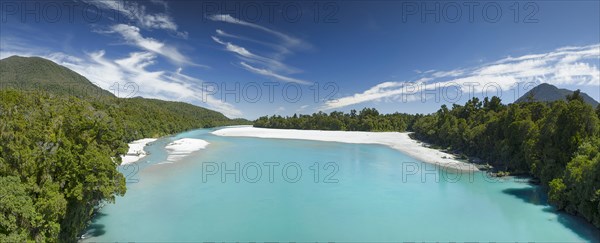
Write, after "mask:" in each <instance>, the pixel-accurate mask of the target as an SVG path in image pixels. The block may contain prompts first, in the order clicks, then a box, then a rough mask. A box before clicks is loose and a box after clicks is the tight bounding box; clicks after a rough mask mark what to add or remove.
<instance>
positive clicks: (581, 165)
mask: <svg viewBox="0 0 600 243" xmlns="http://www.w3.org/2000/svg"><path fill="white" fill-rule="evenodd" d="M566 98H567V99H566V101H563V100H558V101H554V102H523V103H516V104H509V105H504V104H502V102H501V100H500V98H498V97H492V98H491V99H488V98H485V99H484V100H483V101H481V100H479V99H478V98H473V99H471V100H469V101H468V102H467V103H466V104H465V105H457V104H454V105H453V106H452V108H448V107H447V106H446V105H443V106H442V107H441V108H440V109H439V110H438V111H437V112H435V113H433V114H429V115H420V114H417V115H410V114H399V113H395V114H389V115H383V114H379V112H377V110H375V109H371V108H365V109H363V110H362V111H360V112H358V113H357V112H356V111H355V110H352V111H351V112H350V113H349V114H348V113H342V112H331V113H330V114H326V113H322V112H319V113H315V114H312V115H299V116H298V115H294V116H291V117H281V116H270V117H261V118H259V119H257V120H256V121H255V122H254V126H256V127H267V128H288V129H318V130H348V131H397V132H405V131H410V132H413V133H412V134H411V136H412V137H413V138H416V139H419V140H422V141H425V142H428V143H430V144H432V145H435V146H436V147H439V148H443V149H447V150H449V151H453V152H455V153H459V154H464V155H467V156H470V157H472V158H478V160H480V161H485V163H489V164H490V165H492V166H493V167H494V168H495V169H496V170H499V171H505V172H510V173H513V174H521V175H529V176H532V177H534V178H537V179H539V181H540V183H541V185H542V186H543V187H544V188H546V190H547V192H548V196H549V201H550V202H551V204H553V205H555V206H556V207H557V208H558V209H560V210H564V211H566V212H568V213H571V214H575V215H579V216H582V217H583V218H585V219H587V220H588V221H589V222H591V223H593V224H594V225H595V226H596V227H599V228H600V176H598V175H599V174H600V106H598V107H596V109H595V110H594V108H593V107H592V106H591V105H589V104H587V103H585V102H584V100H583V98H582V96H581V95H580V92H579V91H575V92H574V93H573V94H572V95H569V96H568V97H566Z"/></svg>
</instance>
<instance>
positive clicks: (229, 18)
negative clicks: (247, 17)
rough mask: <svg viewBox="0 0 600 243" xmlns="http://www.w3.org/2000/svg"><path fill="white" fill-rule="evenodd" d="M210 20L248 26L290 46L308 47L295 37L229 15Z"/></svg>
mask: <svg viewBox="0 0 600 243" xmlns="http://www.w3.org/2000/svg"><path fill="white" fill-rule="evenodd" d="M208 18H209V19H210V20H212V21H220V22H226V23H230V24H237V25H242V26H247V27H250V28H254V29H257V30H261V31H264V32H266V33H269V34H271V35H274V36H277V37H279V38H280V39H281V40H283V41H285V44H286V45H288V46H306V45H307V43H304V42H303V41H302V40H300V39H297V38H295V37H292V36H289V35H287V34H284V33H281V32H279V31H275V30H272V29H270V28H267V27H264V26H262V25H258V24H254V23H249V22H246V21H243V20H241V19H236V18H234V17H232V16H231V15H229V14H215V15H211V16H208Z"/></svg>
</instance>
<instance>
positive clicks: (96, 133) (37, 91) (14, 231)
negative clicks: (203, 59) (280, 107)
mask: <svg viewBox="0 0 600 243" xmlns="http://www.w3.org/2000/svg"><path fill="white" fill-rule="evenodd" d="M0 76H1V77H2V79H0V242H24V241H36V242H75V241H77V237H78V236H79V235H80V234H81V233H82V232H83V230H84V229H85V227H86V226H87V225H88V223H89V221H90V219H91V218H92V216H93V214H94V213H95V211H96V210H97V209H98V207H99V205H101V203H104V202H109V203H110V202H114V200H115V197H116V196H122V195H124V194H125V192H126V190H127V189H126V186H125V178H124V177H123V175H122V174H121V173H120V172H118V171H117V166H119V165H120V164H121V157H120V155H122V154H125V153H126V152H127V150H128V146H127V143H128V142H131V141H133V140H136V139H141V138H149V137H155V138H156V137H160V136H166V135H169V134H174V133H179V132H183V131H186V130H190V129H195V128H203V127H214V126H223V125H238V124H248V123H249V122H248V121H246V120H243V119H235V120H231V119H229V118H227V117H225V116H224V115H223V114H221V113H219V112H216V111H212V110H209V109H205V108H202V107H197V106H194V105H191V104H187V103H182V102H170V101H162V100H154V99H145V98H139V97H137V98H117V97H115V96H114V95H112V94H111V93H110V92H108V91H105V90H102V89H100V88H98V87H97V86H95V85H94V84H92V83H91V82H89V81H88V80H87V79H86V78H85V77H83V76H81V75H79V74H77V73H75V72H73V71H71V70H69V69H67V68H64V67H62V66H60V65H57V64H55V63H53V62H51V61H48V60H45V59H42V58H35V57H32V58H24V57H9V58H6V59H2V60H0Z"/></svg>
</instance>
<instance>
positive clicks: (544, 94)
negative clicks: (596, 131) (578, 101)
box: [515, 83, 598, 108]
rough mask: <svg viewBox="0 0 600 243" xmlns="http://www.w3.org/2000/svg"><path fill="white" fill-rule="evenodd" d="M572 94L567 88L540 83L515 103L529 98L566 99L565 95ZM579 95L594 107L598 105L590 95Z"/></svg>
mask: <svg viewBox="0 0 600 243" xmlns="http://www.w3.org/2000/svg"><path fill="white" fill-rule="evenodd" d="M571 94H573V91H571V90H568V89H559V88H557V87H556V86H554V85H551V84H547V83H542V84H540V85H538V86H536V87H535V88H533V89H531V90H529V91H528V92H527V93H525V94H524V95H523V96H521V97H520V98H519V99H517V100H516V101H515V103H523V102H528V101H529V100H530V99H531V100H533V101H544V102H552V101H556V100H566V99H567V95H571ZM581 96H582V97H583V101H585V102H586V103H588V104H590V105H592V106H593V107H594V108H596V106H598V101H596V100H594V99H593V98H592V97H590V96H589V95H587V94H586V93H583V92H581Z"/></svg>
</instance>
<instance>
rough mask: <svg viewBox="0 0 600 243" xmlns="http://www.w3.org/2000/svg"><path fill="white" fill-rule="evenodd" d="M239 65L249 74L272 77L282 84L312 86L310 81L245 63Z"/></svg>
mask: <svg viewBox="0 0 600 243" xmlns="http://www.w3.org/2000/svg"><path fill="white" fill-rule="evenodd" d="M240 65H242V67H244V68H245V69H246V70H248V71H250V72H253V73H256V74H260V75H263V76H267V77H272V78H275V79H278V80H281V81H284V82H289V83H297V84H303V85H310V84H312V82H310V81H306V80H302V79H297V78H292V77H288V76H284V75H281V74H277V73H274V72H273V71H271V70H267V69H262V68H257V67H253V66H251V65H249V64H247V63H245V62H241V63H240Z"/></svg>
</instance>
